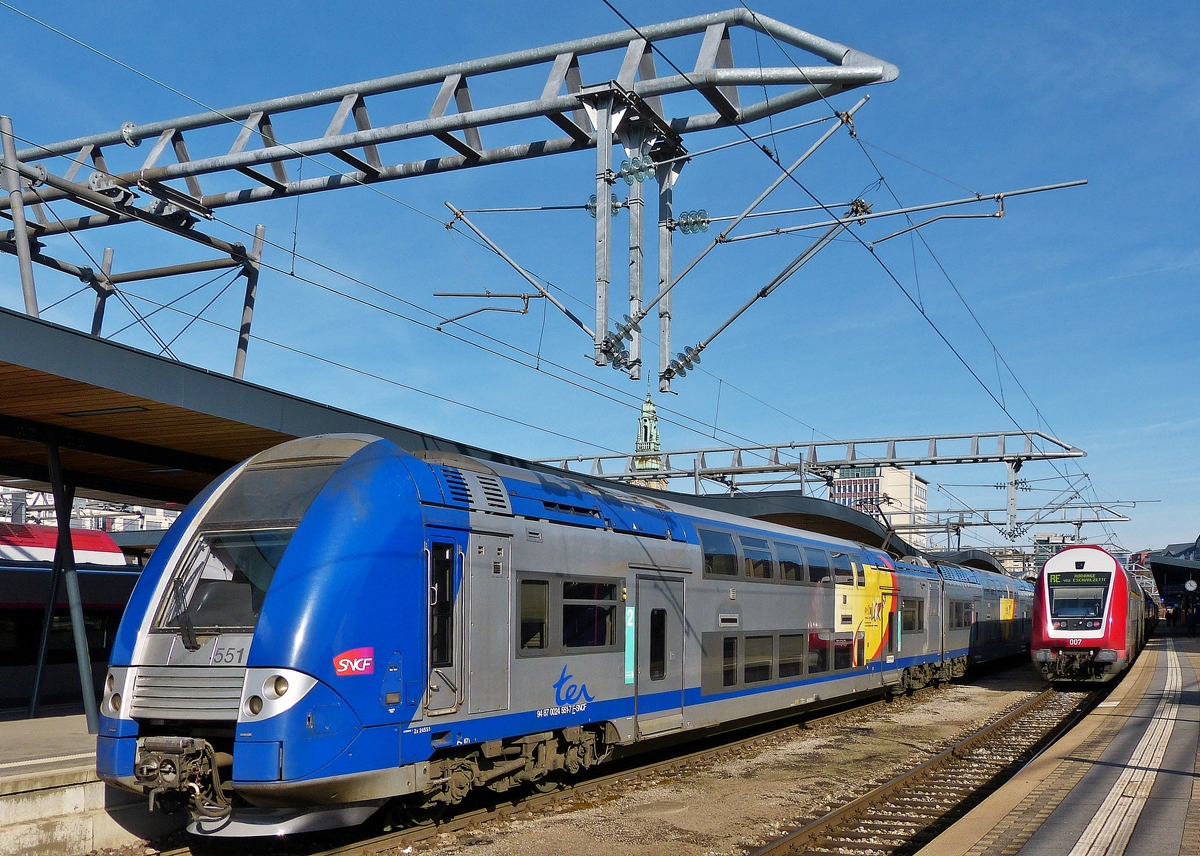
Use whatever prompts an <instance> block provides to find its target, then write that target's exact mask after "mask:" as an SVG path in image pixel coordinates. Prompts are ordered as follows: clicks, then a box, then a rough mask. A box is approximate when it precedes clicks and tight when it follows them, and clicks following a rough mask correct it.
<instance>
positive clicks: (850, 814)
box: [162, 688, 1094, 856]
mask: <svg viewBox="0 0 1200 856" xmlns="http://www.w3.org/2000/svg"><path fill="white" fill-rule="evenodd" d="M932 692H937V690H936V689H934V688H926V689H923V690H919V691H917V693H915V694H914V696H913V697H912V698H911V699H909V701H916V700H919V699H921V697H923V696H926V695H927V694H929V693H932ZM1092 695H1094V694H1092ZM1092 695H1086V694H1083V693H1073V694H1071V693H1059V692H1056V691H1052V690H1051V691H1047V692H1044V693H1042V694H1041V695H1038V696H1035V697H1033V698H1032V699H1031V700H1029V701H1026V702H1025V703H1023V704H1021V705H1020V706H1019V707H1017V708H1016V709H1015V710H1013V711H1011V712H1010V713H1008V714H1007V715H1005V716H1003V717H1002V718H1000V719H998V720H996V721H995V722H993V723H992V724H990V725H988V726H987V727H985V728H983V729H981V730H980V731H978V732H976V733H975V734H973V735H971V736H970V737H968V738H967V739H966V740H963V741H960V742H959V743H957V744H955V745H954V746H952V747H951V748H949V749H947V750H945V751H944V752H942V753H941V754H939V755H937V756H935V757H934V758H932V759H931V760H929V761H927V762H926V763H924V764H922V765H921V766H919V767H917V768H916V769H914V770H912V771H911V772H909V773H907V774H905V775H903V776H900V777H897V778H895V779H893V780H891V781H889V782H887V783H885V784H884V785H882V786H880V787H879V788H876V789H875V790H873V791H871V792H870V793H868V794H865V795H864V796H862V797H859V798H857V799H855V800H854V801H853V802H850V803H848V804H846V805H844V806H841V807H838V808H835V809H834V810H832V811H830V812H829V813H827V814H825V815H823V816H821V817H819V818H816V819H815V820H811V821H808V822H806V821H803V820H802V821H800V822H799V823H795V824H790V826H791V828H792V829H793V830H795V831H792V832H790V833H789V834H787V835H784V836H783V837H782V838H780V839H778V840H776V841H774V842H772V843H770V844H768V845H767V846H766V847H763V848H761V849H759V850H758V851H755V853H754V854H753V856H783V854H795V853H839V854H888V856H891V854H903V853H913V852H916V850H917V849H919V848H920V847H921V846H923V845H924V844H925V843H926V842H927V841H928V840H929V839H930V838H932V837H933V835H935V834H936V833H937V832H939V831H940V830H941V828H944V826H946V825H948V824H949V822H952V819H956V818H957V817H958V816H960V815H961V814H962V813H965V810H966V808H964V804H967V805H968V807H969V805H973V804H974V801H978V798H981V795H983V794H985V793H989V792H990V791H991V790H992V789H994V788H995V787H998V785H999V784H1000V783H1001V782H1002V780H1003V779H1007V778H1008V776H1009V775H1011V774H1012V773H1013V772H1015V770H1016V769H1018V768H1019V767H1020V765H1021V764H1023V763H1024V762H1025V761H1026V760H1027V759H1028V758H1029V757H1030V756H1031V755H1032V754H1033V753H1034V752H1035V751H1036V750H1037V749H1038V748H1039V747H1040V746H1042V745H1044V744H1046V743H1048V742H1049V741H1050V739H1052V737H1053V736H1054V735H1056V734H1057V733H1058V732H1059V731H1061V730H1064V729H1065V727H1069V723H1068V722H1067V720H1072V721H1073V717H1072V712H1073V711H1074V712H1078V711H1079V710H1081V709H1082V708H1083V707H1084V706H1088V702H1090V701H1092ZM896 703H897V702H887V701H884V700H879V701H875V702H870V703H867V704H860V705H857V706H854V707H849V708H845V709H839V710H837V711H836V712H832V713H828V714H825V715H822V716H819V717H811V718H807V719H804V720H802V721H800V722H796V721H794V720H793V721H792V722H790V723H788V724H787V725H785V726H782V727H777V728H769V727H767V728H766V729H765V730H764V727H763V726H760V727H758V728H757V729H756V730H754V731H753V733H749V734H747V731H748V730H749V729H743V730H741V731H739V732H735V733H741V734H745V735H746V736H744V737H741V738H738V739H734V740H728V737H729V735H724V737H722V738H716V737H714V738H709V739H708V740H706V741H705V745H703V746H701V747H700V748H697V749H695V750H694V751H691V752H687V753H685V754H682V755H679V754H672V755H670V757H652V758H651V760H649V761H645V760H642V759H636V760H635V759H626V760H625V761H623V762H622V761H618V762H616V763H617V764H618V765H621V766H619V767H617V768H616V769H613V768H612V767H610V768H609V769H610V770H611V772H607V773H604V774H600V775H594V776H593V777H590V778H587V779H580V780H577V781H574V782H571V783H569V784H567V785H565V786H564V787H563V788H561V789H560V790H557V791H553V792H550V793H541V794H539V793H528V792H526V793H523V794H520V795H514V796H512V797H510V798H508V799H505V798H502V797H499V796H494V795H493V796H492V798H491V799H490V800H488V801H487V803H486V804H477V805H476V806H474V807H466V806H465V807H462V808H460V809H459V810H458V811H457V812H456V813H454V814H452V815H449V816H447V817H444V818H442V819H440V820H438V821H436V822H431V823H427V824H423V825H420V826H408V827H404V828H400V829H396V830H394V831H385V832H383V834H377V835H374V836H370V837H366V838H364V832H365V829H364V828H363V827H359V828H357V829H350V830H337V831H334V832H328V833H313V834H311V835H306V836H303V837H300V838H295V839H291V840H288V841H282V840H275V841H273V842H271V843H270V844H269V845H268V844H266V842H264V841H261V840H259V841H257V842H256V843H254V844H249V843H247V844H246V845H243V846H239V843H238V842H237V840H236V839H222V840H220V841H216V840H213V841H204V842H195V843H194V845H193V846H192V847H189V846H184V847H179V848H174V849H164V850H163V851H162V856H193V854H194V856H211V854H214V853H221V854H223V856H224V854H238V853H243V852H244V853H255V854H260V853H272V854H273V853H279V854H304V856H374V854H395V853H400V852H406V851H407V849H408V848H409V847H410V846H412V845H416V844H419V843H421V842H426V841H430V840H431V839H435V838H437V837H438V836H441V835H444V834H447V833H455V832H460V831H462V830H467V829H472V828H477V827H480V826H483V825H486V824H488V823H490V822H494V821H503V820H506V819H510V818H515V817H530V816H534V815H536V814H539V813H543V812H552V811H556V810H557V811H567V810H578V809H586V808H589V807H591V806H593V805H597V804H603V803H605V802H607V801H609V800H612V799H617V798H619V797H620V796H622V795H623V794H625V793H626V792H628V790H629V789H630V788H631V787H642V786H646V785H654V784H658V783H660V782H662V781H664V780H667V779H669V778H672V777H675V776H678V775H681V774H686V773H687V772H688V771H689V769H691V768H693V767H697V766H700V765H704V764H708V763H712V762H713V761H720V760H722V759H724V758H727V757H731V756H736V755H737V754H738V753H741V752H745V751H752V750H755V749H761V748H763V747H766V746H769V745H770V744H771V743H772V742H773V741H776V740H779V739H783V738H787V737H789V736H790V735H793V734H795V733H796V732H797V731H804V730H811V729H816V728H819V727H821V726H825V725H830V724H836V723H838V722H839V721H843V720H854V719H858V718H861V717H864V716H870V714H871V713H872V712H873V711H875V710H878V709H880V708H883V707H885V706H889V705H891V706H894V705H895V704H896ZM899 703H900V704H903V703H905V702H904V701H900V702H899ZM718 740H720V741H722V742H717V741H718ZM725 741H727V742H725ZM998 741H1002V744H1001V743H1000V742H998ZM671 751H674V750H662V751H661V752H660V753H657V754H659V755H661V754H665V753H667V752H671ZM643 757H644V756H643ZM639 761H641V762H640V763H639ZM973 798H975V799H974V801H973ZM372 822H374V823H375V824H376V826H375V829H377V830H378V829H379V825H378V821H369V822H368V823H372ZM788 826H789V825H785V826H784V827H783V829H784V830H785V831H786V830H787V829H788ZM264 845H265V849H264ZM193 847H194V849H193ZM243 847H246V848H248V849H243Z"/></svg>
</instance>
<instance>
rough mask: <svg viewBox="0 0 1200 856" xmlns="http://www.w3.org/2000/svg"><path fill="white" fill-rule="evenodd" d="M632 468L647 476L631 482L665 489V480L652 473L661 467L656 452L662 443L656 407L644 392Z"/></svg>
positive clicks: (659, 458) (660, 459) (660, 461)
mask: <svg viewBox="0 0 1200 856" xmlns="http://www.w3.org/2000/svg"><path fill="white" fill-rule="evenodd" d="M633 449H634V453H635V455H634V458H633V468H634V470H636V471H637V472H638V473H646V474H647V476H649V477H648V478H639V479H634V481H633V484H636V485H641V486H642V487H652V488H655V489H657V490H666V489H667V480H666V479H664V478H654V477H653V475H651V474H652V473H654V472H656V471H658V470H661V469H662V458H661V457H660V456H659V455H658V454H657V453H658V452H659V451H660V450H661V449H662V445H661V444H660V442H659V439H658V408H656V407H655V406H654V402H653V401H651V400H650V393H648V392H647V393H646V400H645V401H643V402H642V416H641V418H640V419H639V420H638V435H637V442H636V443H635V444H634V447H633Z"/></svg>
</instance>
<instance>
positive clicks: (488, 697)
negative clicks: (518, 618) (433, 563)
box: [466, 534, 512, 713]
mask: <svg viewBox="0 0 1200 856" xmlns="http://www.w3.org/2000/svg"><path fill="white" fill-rule="evenodd" d="M470 543H471V547H470V550H469V553H470V556H471V561H470V563H469V564H470V573H469V574H468V578H467V595H466V598H467V603H468V604H469V606H468V609H467V615H468V617H467V622H468V626H467V640H468V654H467V662H468V666H469V668H470V674H469V675H468V680H467V713H489V712H491V711H496V710H508V704H509V696H508V693H509V683H508V682H509V674H508V664H509V662H510V661H511V660H512V650H511V648H512V628H511V624H510V621H511V616H512V609H511V597H512V595H511V588H510V580H511V577H512V556H511V547H512V539H511V538H509V537H507V536H499V535H478V534H472V535H471V542H470Z"/></svg>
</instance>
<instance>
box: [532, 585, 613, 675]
mask: <svg viewBox="0 0 1200 856" xmlns="http://www.w3.org/2000/svg"><path fill="white" fill-rule="evenodd" d="M517 585H518V593H519V594H518V603H517V605H516V610H517V619H516V620H517V628H518V629H517V644H518V648H517V653H518V656H537V655H541V654H544V655H548V656H549V655H555V654H560V655H561V654H564V653H567V652H575V653H585V652H590V651H612V650H619V649H620V647H621V643H622V642H623V641H624V635H623V634H619V633H618V632H617V631H618V626H617V624H618V614H617V613H618V605H619V601H620V597H621V582H620V580H614V579H611V578H604V579H600V580H595V579H592V580H587V579H580V578H567V579H563V578H562V577H552V576H549V575H541V574H538V575H536V576H535V575H532V574H529V575H527V574H520V575H519V576H518V583H517Z"/></svg>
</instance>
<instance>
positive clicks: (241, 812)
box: [97, 436, 420, 835]
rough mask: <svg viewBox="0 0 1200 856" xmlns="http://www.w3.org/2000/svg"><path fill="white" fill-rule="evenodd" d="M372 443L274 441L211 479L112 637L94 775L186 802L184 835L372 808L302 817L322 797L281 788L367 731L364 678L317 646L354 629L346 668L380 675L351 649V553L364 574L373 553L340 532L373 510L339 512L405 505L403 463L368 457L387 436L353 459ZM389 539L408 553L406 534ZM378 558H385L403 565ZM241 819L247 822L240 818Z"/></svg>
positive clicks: (361, 620)
mask: <svg viewBox="0 0 1200 856" xmlns="http://www.w3.org/2000/svg"><path fill="white" fill-rule="evenodd" d="M373 443H375V438H363V437H357V436H329V437H319V438H308V439H305V440H297V441H292V442H290V443H286V444H284V445H282V446H278V447H275V448H274V449H271V450H268V451H266V452H263V453H261V454H260V455H257V456H255V457H253V458H251V459H250V460H249V461H247V462H246V463H244V464H242V465H240V466H239V467H237V468H235V469H234V470H232V471H231V472H230V473H228V474H226V476H224V477H223V478H222V479H220V480H218V482H217V483H216V484H214V485H213V486H212V487H210V488H209V489H208V490H207V491H206V492H205V494H202V495H201V496H200V497H198V498H197V499H196V500H195V501H194V502H193V504H192V505H191V506H189V508H188V510H187V511H186V512H185V514H184V515H182V516H181V517H180V519H179V521H177V522H176V524H175V526H174V527H173V528H172V530H171V532H170V533H169V534H168V536H167V537H166V538H164V541H163V543H162V545H161V546H160V547H159V549H158V550H157V551H156V553H155V555H154V557H153V558H152V560H151V563H150V564H149V565H148V566H147V569H146V571H145V572H144V574H143V579H142V580H141V581H140V582H139V583H138V587H137V590H135V592H134V596H133V598H132V599H131V601H130V606H129V608H128V609H127V611H126V615H125V617H124V619H123V620H122V624H121V628H120V630H119V631H118V635H117V640H116V644H115V645H114V648H113V660H112V662H113V664H114V665H113V666H111V667H110V669H109V674H108V676H107V678H106V682H105V692H104V695H103V697H102V707H101V714H102V717H101V730H100V737H99V740H98V746H97V760H98V763H97V766H98V773H99V775H100V778H102V779H103V780H105V781H107V782H109V783H110V784H113V785H117V786H119V787H123V788H125V789H128V790H132V791H135V792H139V793H142V794H144V795H146V796H147V797H148V799H149V801H150V805H151V808H152V809H153V808H156V807H157V808H162V809H164V810H167V811H174V810H177V809H180V808H187V809H188V811H189V812H190V813H191V815H192V824H191V826H190V827H189V829H190V831H192V832H199V833H214V832H215V833H217V834H226V835H262V834H270V833H276V834H278V833H284V832H296V831H307V830H310V829H319V828H325V827H329V826H342V825H346V824H348V823H357V822H360V821H362V820H364V819H365V818H366V817H367V816H368V815H369V814H370V813H371V812H372V811H374V809H375V808H376V805H371V804H366V805H359V806H352V807H350V808H351V809H353V810H352V811H351V812H350V815H352V816H350V815H347V814H346V808H347V807H345V806H335V807H333V808H337V809H341V811H335V810H333V808H331V807H329V806H325V807H324V808H325V809H326V810H325V811H321V810H319V808H318V810H315V811H314V810H312V808H311V805H312V804H314V803H315V804H319V803H321V802H322V801H324V800H323V799H322V795H321V794H316V795H313V794H308V795H305V794H304V793H303V788H302V787H301V788H300V789H299V790H300V791H301V793H300V795H299V797H295V796H292V795H289V794H288V791H287V788H286V784H287V780H289V779H291V780H293V781H296V780H303V779H305V778H306V777H312V776H313V775H314V774H315V773H316V772H318V771H320V770H321V769H322V768H325V767H330V766H333V767H335V768H336V767H337V764H338V759H339V758H344V756H345V755H346V754H348V753H347V747H348V746H349V745H350V744H351V743H354V742H355V741H356V740H359V739H360V738H362V736H363V734H364V733H365V732H366V731H369V730H377V729H369V728H368V727H367V726H369V725H371V724H373V723H372V722H369V721H366V720H369V719H370V718H371V716H370V710H369V708H370V705H369V704H366V703H364V701H363V699H361V698H358V697H357V696H356V695H355V692H354V691H355V690H360V689H362V687H357V686H353V683H352V682H349V684H348V683H347V682H342V683H341V684H339V683H338V680H337V677H336V675H337V674H338V666H337V665H336V664H334V663H330V662H328V661H329V657H328V656H325V654H326V652H327V650H328V647H327V646H328V645H333V646H335V647H336V644H337V641H336V640H337V637H338V636H339V635H341V634H342V633H346V632H350V633H351V634H352V635H354V634H357V635H355V638H356V639H357V640H359V641H361V642H362V643H363V644H362V646H360V647H363V648H364V651H361V652H359V654H360V656H358V658H357V669H358V671H357V673H358V674H367V675H369V674H371V673H372V672H375V673H376V674H378V672H377V671H376V670H375V667H374V662H373V660H374V657H373V651H372V653H370V654H368V653H366V651H365V649H366V648H371V647H372V646H371V643H372V641H373V640H374V638H375V637H374V635H373V634H376V635H377V633H378V628H377V627H375V626H374V625H373V621H372V618H371V614H372V612H371V610H370V608H369V605H370V604H371V603H372V599H371V598H370V597H368V596H366V595H365V593H364V592H363V591H362V589H363V587H364V580H365V579H366V578H369V577H370V573H366V572H365V571H364V563H365V564H366V565H370V566H372V567H373V566H374V565H376V564H378V560H379V558H380V556H381V554H384V553H386V550H381V549H378V548H377V545H374V544H372V543H371V538H370V537H367V538H366V539H365V542H364V541H363V540H362V539H360V540H359V541H357V542H356V541H355V540H353V537H352V535H351V534H349V533H354V532H355V531H356V530H357V531H362V530H361V529H360V528H359V527H356V526H355V525H353V524H354V523H356V522H364V523H366V524H367V526H368V527H369V526H370V525H371V524H372V523H373V522H376V521H371V520H365V521H356V520H346V519H344V518H345V516H346V515H350V516H353V515H355V514H358V515H363V514H365V515H367V517H370V516H371V514H372V513H373V512H374V513H378V512H379V511H380V509H381V508H382V507H383V505H384V504H383V503H380V502H372V501H365V499H364V497H363V496H362V495H361V494H362V491H363V490H366V491H367V492H368V493H370V492H372V491H373V492H375V493H377V494H380V493H381V494H384V495H386V496H387V497H389V498H390V499H391V501H392V503H393V510H392V511H391V512H388V513H391V514H393V516H394V514H395V511H394V507H396V506H403V503H399V502H397V499H398V498H400V497H402V496H403V495H404V494H405V493H408V494H411V493H412V492H413V491H412V486H411V481H408V483H407V484H405V482H406V481H407V474H406V473H405V471H404V469H403V466H402V465H401V466H399V467H397V465H395V464H394V463H393V464H392V465H391V466H390V467H389V466H386V465H381V464H380V460H382V459H391V460H392V461H393V462H394V461H395V459H396V455H395V454H393V452H396V451H398V450H395V449H394V447H392V446H391V444H386V446H388V447H390V451H389V450H387V449H385V450H380V449H378V448H377V447H378V445H380V444H378V443H376V444H375V445H376V449H375V452H374V454H372V453H371V450H368V451H367V452H366V453H364V454H362V455H358V454H357V453H359V452H361V451H362V450H363V449H364V448H366V447H368V446H372V444H373ZM385 471H386V472H385ZM381 479H382V481H383V482H386V484H384V485H383V486H382V487H380V485H379V482H380V480H381ZM348 494H350V495H349V496H348ZM412 505H413V506H415V505H416V503H415V502H414V503H412ZM391 522H392V524H393V525H394V524H395V522H396V521H395V520H394V519H393V520H392V521H391ZM376 528H379V527H376ZM368 531H369V530H368ZM399 540H400V541H401V542H402V540H403V539H399ZM392 541H393V543H396V542H397V539H395V538H393V539H392ZM401 548H402V549H403V550H404V551H405V552H406V553H411V554H412V556H411V557H409V558H410V560H411V561H416V562H419V560H420V547H419V537H418V538H417V539H415V544H414V545H413V546H407V547H406V546H405V545H403V543H401ZM383 558H384V562H385V564H387V565H388V566H389V567H391V568H393V569H400V568H402V567H403V564H404V559H405V557H401V556H386V555H384V556H383ZM367 584H368V585H369V581H368V582H367ZM389 594H390V593H389V592H387V591H381V592H378V593H377V594H376V599H375V601H374V602H375V603H379V602H380V601H379V598H380V596H381V597H382V599H383V601H384V602H386V601H387V600H389ZM364 603H365V604H367V605H368V608H366V609H364V608H363V607H362V605H363V604H364ZM356 612H357V614H356ZM339 614H340V615H341V619H340V622H341V625H342V626H338V623H339V619H338V618H337V616H338V615H339ZM318 639H320V640H322V641H324V642H325V643H327V644H326V645H320V644H317V645H314V642H315V641H316V640H318ZM335 653H336V652H335ZM345 653H346V654H347V656H349V655H351V654H353V653H354V651H353V650H347V651H346V652H345ZM350 659H354V658H353V657H350ZM354 666H355V664H354V663H352V664H351V665H350V666H347V667H346V668H347V669H350V670H353V668H354ZM381 667H382V669H387V668H388V664H387V663H386V661H385V662H384V663H383V664H381ZM326 672H328V674H326ZM397 677H398V676H397ZM363 683H364V684H365V683H368V681H364V682H363ZM370 683H372V684H373V686H372V690H373V694H374V695H377V694H378V684H377V682H370ZM347 690H350V691H349V692H348V691H347ZM375 707H376V708H378V707H379V701H378V699H375ZM364 708H367V709H368V710H367V715H366V716H364V715H363V710H364ZM376 718H378V717H376ZM393 732H394V729H393ZM392 739H393V742H394V741H395V738H394V736H393V738H392ZM364 748H365V747H364ZM395 751H396V750H395V748H394V747H393V752H395ZM281 786H283V787H281ZM259 792H264V793H266V794H267V797H266V798H264V799H259V798H257V797H256V794H257V793H259ZM325 796H326V797H327V796H328V795H325ZM305 803H309V805H305ZM245 817H249V818H251V819H252V820H251V821H249V822H243V821H241V820H238V818H245Z"/></svg>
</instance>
